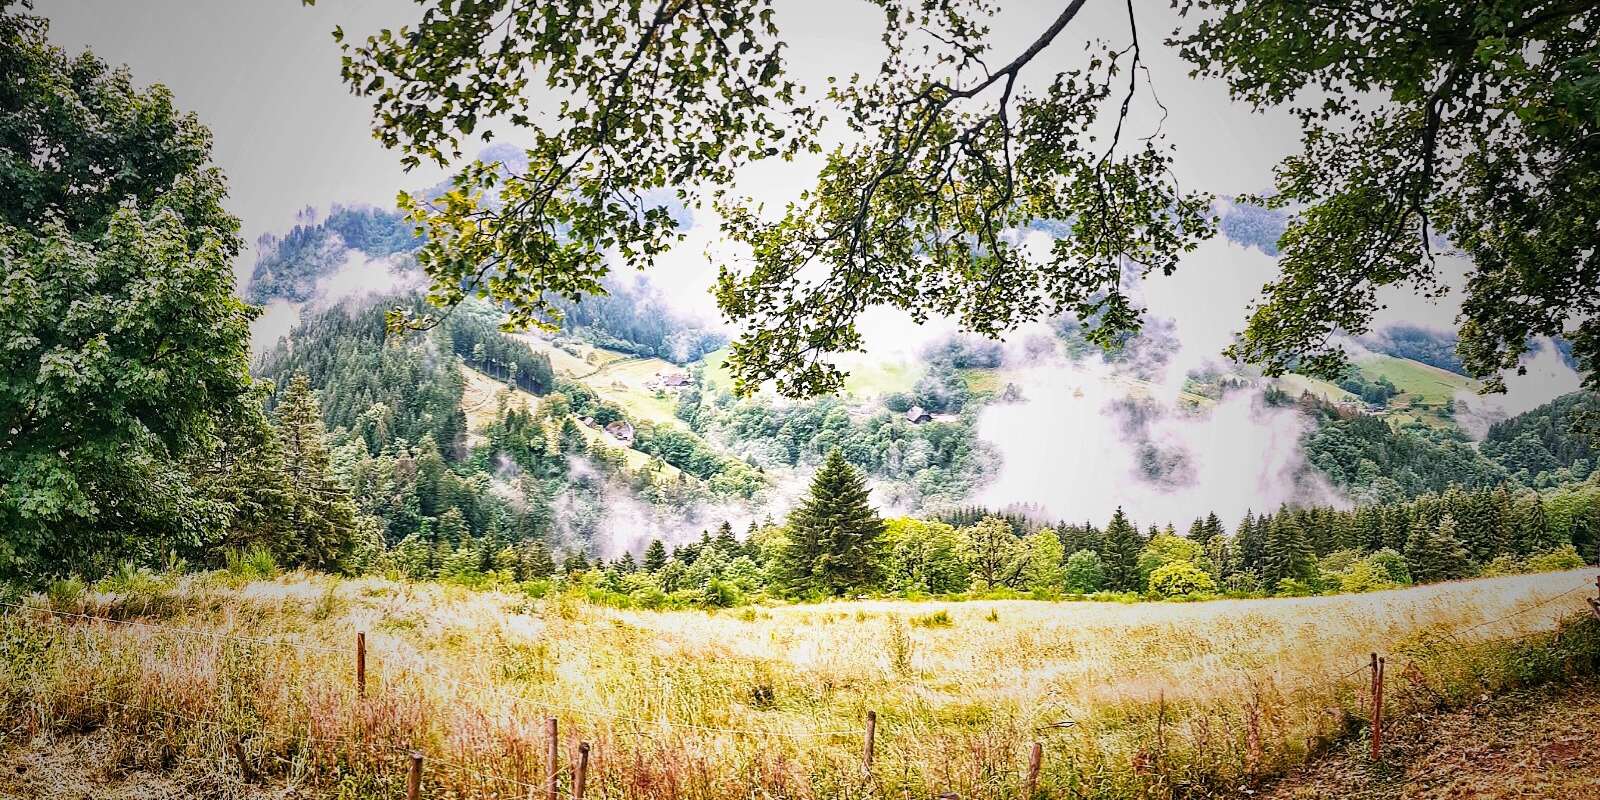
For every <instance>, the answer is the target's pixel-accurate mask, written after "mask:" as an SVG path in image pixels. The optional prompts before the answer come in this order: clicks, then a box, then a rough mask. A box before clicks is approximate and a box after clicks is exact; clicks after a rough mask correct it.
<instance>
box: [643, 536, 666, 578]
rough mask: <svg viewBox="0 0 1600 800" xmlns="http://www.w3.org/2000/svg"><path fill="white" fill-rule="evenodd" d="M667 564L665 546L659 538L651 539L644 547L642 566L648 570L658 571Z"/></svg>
mask: <svg viewBox="0 0 1600 800" xmlns="http://www.w3.org/2000/svg"><path fill="white" fill-rule="evenodd" d="M666 565H667V546H666V545H665V544H664V543H662V541H661V540H660V539H651V540H650V546H649V547H646V548H645V549H644V568H645V569H646V570H647V571H649V572H660V571H661V568H662V567H664V566H666Z"/></svg>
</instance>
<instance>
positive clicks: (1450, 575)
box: [1406, 514, 1472, 583]
mask: <svg viewBox="0 0 1600 800" xmlns="http://www.w3.org/2000/svg"><path fill="white" fill-rule="evenodd" d="M1406 566H1407V567H1408V568H1409V570H1410V572H1411V579H1412V580H1414V581H1416V582H1417V583H1433V582H1436V581H1448V580H1455V579H1456V578H1465V577H1467V576H1468V575H1470V574H1472V560H1471V558H1470V557H1469V556H1468V555H1467V548H1466V547H1465V546H1463V545H1462V544H1461V538H1460V537H1459V536H1457V535H1456V521H1455V518H1454V517H1451V516H1450V515H1449V514H1446V515H1444V516H1443V517H1440V519H1439V524H1437V525H1430V524H1428V520H1427V517H1426V516H1421V515H1419V516H1418V518H1417V521H1416V523H1415V525H1414V526H1413V527H1412V529H1411V541H1410V542H1407V543H1406Z"/></svg>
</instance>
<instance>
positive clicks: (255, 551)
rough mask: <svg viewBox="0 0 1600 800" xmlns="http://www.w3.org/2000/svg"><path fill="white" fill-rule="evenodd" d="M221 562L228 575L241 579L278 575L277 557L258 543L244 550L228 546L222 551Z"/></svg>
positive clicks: (266, 577)
mask: <svg viewBox="0 0 1600 800" xmlns="http://www.w3.org/2000/svg"><path fill="white" fill-rule="evenodd" d="M222 563H223V567H224V568H225V569H226V570H227V572H228V574H229V575H231V576H233V577H235V578H238V579H240V580H243V581H256V580H267V579H270V578H276V577H278V559H276V558H274V557H273V555H272V551H271V550H268V549H267V548H265V547H262V546H260V545H256V546H254V547H251V548H250V549H249V550H244V551H239V550H236V549H234V548H231V547H230V548H228V549H227V550H224V551H223V552H222Z"/></svg>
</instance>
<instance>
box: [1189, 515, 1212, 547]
mask: <svg viewBox="0 0 1600 800" xmlns="http://www.w3.org/2000/svg"><path fill="white" fill-rule="evenodd" d="M1184 538H1187V539H1188V540H1189V541H1191V542H1195V543H1197V544H1205V543H1206V539H1207V538H1209V537H1207V536H1206V522H1205V520H1203V519H1201V518H1199V517H1195V518H1194V522H1191V523H1189V532H1188V533H1186V534H1184Z"/></svg>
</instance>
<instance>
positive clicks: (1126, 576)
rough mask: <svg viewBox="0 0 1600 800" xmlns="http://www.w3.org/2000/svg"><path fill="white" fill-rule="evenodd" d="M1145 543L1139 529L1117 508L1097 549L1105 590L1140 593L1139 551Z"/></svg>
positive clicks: (1120, 508)
mask: <svg viewBox="0 0 1600 800" xmlns="http://www.w3.org/2000/svg"><path fill="white" fill-rule="evenodd" d="M1143 549H1144V540H1142V539H1140V538H1139V530H1138V528H1135V527H1134V526H1133V523H1131V522H1129V521H1128V518H1127V516H1125V515H1124V514H1123V513H1122V507H1121V506H1118V507H1117V511H1116V513H1114V514H1112V515H1111V522H1110V523H1108V524H1107V525H1106V531H1105V536H1104V539H1103V540H1102V543H1101V548H1100V562H1101V565H1102V567H1103V568H1104V570H1105V588H1107V589H1109V590H1111V591H1114V592H1138V591H1143V589H1144V587H1143V586H1141V585H1140V582H1141V581H1140V575H1139V551H1141V550H1143Z"/></svg>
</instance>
